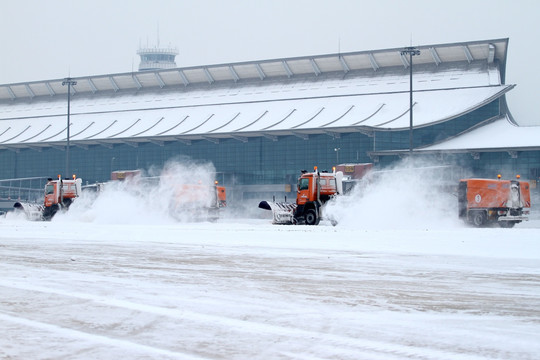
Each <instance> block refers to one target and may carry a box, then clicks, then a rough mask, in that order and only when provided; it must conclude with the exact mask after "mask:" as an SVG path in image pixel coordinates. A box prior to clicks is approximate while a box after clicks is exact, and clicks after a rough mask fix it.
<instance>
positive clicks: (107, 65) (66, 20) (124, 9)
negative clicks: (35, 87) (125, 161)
mask: <svg viewBox="0 0 540 360" xmlns="http://www.w3.org/2000/svg"><path fill="white" fill-rule="evenodd" d="M539 16H540V1H537V0H512V1H510V0H489V1H488V0H452V1H447V0H446V1H438V0H407V1H405V0H375V1H363V0H356V1H355V0H329V1H323V0H260V1H257V0H191V1H187V0H176V1H175V0H152V1H149V0H145V1H141V0H131V1H127V0H126V1H122V0H91V1H90V0H71V1H70V0H46V1H44V0H2V1H1V4H0V39H1V41H0V44H1V45H0V46H1V49H2V50H1V56H0V59H1V60H0V69H1V72H0V84H7V83H17V82H26V81H38V80H49V79H59V78H64V77H66V76H72V77H78V76H88V75H101V74H108V73H122V72H129V71H132V70H137V68H138V64H139V58H138V56H137V54H136V52H137V49H138V48H139V47H140V46H143V47H144V46H147V45H148V46H150V47H155V46H156V45H157V42H158V39H159V45H160V46H171V47H176V48H178V50H179V55H178V56H177V57H176V63H177V65H178V66H179V67H183V66H194V65H210V64H219V63H227V62H236V61H250V60H263V59H272V58H280V57H293V56H306V55H319V54H328V53H336V52H338V51H342V52H347V51H362V50H377V49H386V48H395V47H402V46H409V45H411V44H412V45H430V44H441V43H452V42H461V41H473V40H488V39H498V38H509V39H510V43H509V51H508V62H507V76H506V83H507V84H516V85H517V87H516V88H515V89H514V90H512V91H511V92H510V93H509V94H508V96H507V98H508V102H509V107H510V110H511V112H512V114H513V115H514V117H515V118H516V120H517V121H518V122H520V123H522V124H538V125H540V106H539V105H538V104H537V102H538V100H540V98H539V97H540V96H539V92H538V91H537V90H536V88H535V84H536V83H539V80H540V72H539V71H538V68H539V67H538V65H537V62H538V61H539V59H540V46H539V45H538V39H537V37H538V35H539V34H540V31H539V30H540V25H539V22H540V18H539ZM158 29H159V30H158Z"/></svg>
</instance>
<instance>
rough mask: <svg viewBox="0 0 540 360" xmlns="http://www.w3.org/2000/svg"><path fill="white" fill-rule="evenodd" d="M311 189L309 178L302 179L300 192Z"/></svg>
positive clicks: (299, 185) (299, 182) (299, 183)
mask: <svg viewBox="0 0 540 360" xmlns="http://www.w3.org/2000/svg"><path fill="white" fill-rule="evenodd" d="M307 189H309V178H302V179H300V180H299V181H298V190H307Z"/></svg>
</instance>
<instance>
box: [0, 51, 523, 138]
mask: <svg viewBox="0 0 540 360" xmlns="http://www.w3.org/2000/svg"><path fill="white" fill-rule="evenodd" d="M497 44H500V45H498V46H502V47H504V49H503V50H501V49H499V48H497V47H496V46H495V45H494V42H493V41H491V42H484V43H479V42H475V43H470V44H469V45H467V44H457V45H456V44H453V48H452V49H454V50H452V51H450V50H449V49H450V45H448V46H447V47H445V46H441V49H443V50H439V53H440V54H441V56H442V57H443V58H448V59H451V60H453V61H450V62H449V63H443V62H442V60H441V56H439V55H437V56H435V55H434V54H438V53H437V51H436V50H434V49H435V47H425V49H423V50H422V56H423V57H424V60H422V61H419V62H418V66H416V67H414V75H413V87H414V106H413V111H414V125H415V127H422V126H427V125H430V124H433V123H437V122H442V121H447V120H449V119H452V118H455V117H458V116H460V115H462V114H465V113H467V112H470V111H472V110H474V109H476V108H479V107H481V106H483V105H485V104H487V103H488V102H490V101H493V100H494V99H496V98H498V97H502V96H504V94H505V93H506V92H507V91H509V90H511V89H512V88H513V85H504V82H503V76H502V73H503V71H502V70H503V69H501V61H496V59H497V58H496V57H495V56H496V54H497V51H499V52H500V53H501V54H502V55H499V56H504V57H505V56H506V41H500V42H499V43H497ZM469 48H474V49H475V51H476V52H475V56H476V58H474V57H472V55H471V54H470V51H466V49H469ZM482 48H483V49H485V54H484V55H482V56H484V58H483V59H481V60H477V58H478V57H480V55H479V54H482V52H481V51H480V49H482ZM491 50H493V54H492V55H493V57H491V58H490V51H491ZM456 52H459V54H460V56H462V57H463V58H462V59H458V57H459V56H458V54H456ZM390 54H394V55H395V49H394V50H392V51H387V52H381V53H380V54H379V55H378V59H379V61H381V60H383V59H385V56H388V59H390V58H391V57H390ZM383 55H384V56H383ZM362 56H368V57H369V54H368V53H358V54H357V57H358V59H361V57H362ZM396 56H397V58H398V59H401V60H399V61H403V58H400V57H399V56H398V55H396ZM425 57H430V58H431V59H432V63H431V64H428V63H427V60H426V59H425ZM372 58H373V59H376V58H375V57H374V56H373V55H372ZM325 59H326V60H328V59H329V58H327V57H321V59H319V63H320V64H323V63H324V62H323V60H325ZM348 59H349V62H351V63H352V62H353V61H352V60H354V59H356V58H355V57H354V56H353V55H350V54H349V57H348ZM437 59H438V60H437ZM405 60H406V59H405ZM434 60H436V61H434ZM283 61H285V60H283ZM287 61H288V62H285V63H290V64H291V66H292V64H295V61H298V62H299V63H301V62H302V61H305V59H291V60H287ZM328 61H330V60H328ZM277 63H278V64H283V62H282V63H279V62H277ZM358 63H360V60H358ZM271 64H272V63H271V62H270V61H269V62H268V63H267V64H266V65H267V67H266V71H267V72H268V71H269V69H270V65H271ZM248 65H249V64H246V63H243V64H237V65H235V66H236V68H238V69H241V68H242V66H244V67H247V66H248ZM311 65H312V66H313V63H311ZM371 65H372V67H373V68H372V69H371V70H362V69H360V70H358V71H352V70H350V69H349V70H347V71H344V72H342V73H336V72H331V73H328V74H326V73H323V72H322V70H321V68H319V67H317V65H314V67H312V68H311V69H312V70H313V69H318V73H317V72H316V73H315V75H311V76H296V77H295V76H289V77H287V78H283V77H276V78H275V79H269V78H266V79H261V80H258V81H246V82H244V83H242V82H233V83H227V82H223V83H217V82H216V83H215V84H207V85H197V86H185V87H180V88H179V87H175V88H171V89H162V90H159V89H158V91H140V92H135V93H133V92H121V91H120V92H118V93H107V94H105V95H98V94H95V95H94V94H82V93H75V94H74V95H73V96H72V98H71V116H70V141H73V142H74V143H75V144H79V145H91V144H111V143H128V144H129V143H137V142H148V141H151V142H162V141H175V140H180V141H186V142H188V141H191V140H197V139H207V140H210V141H219V140H218V139H220V138H235V139H238V140H240V141H247V139H248V138H249V137H255V136H259V137H260V136H268V137H275V136H282V135H297V136H301V137H306V136H309V135H310V134H321V133H329V134H333V133H343V132H351V131H372V130H373V129H379V130H384V129H387V130H399V129H405V128H408V126H409V95H410V93H409V84H410V83H409V80H410V78H409V68H408V62H407V63H403V65H404V66H402V67H395V66H394V65H395V64H394V63H391V64H390V65H392V66H389V67H388V68H384V67H381V66H379V64H378V63H376V62H375V63H374V62H371ZM374 65H377V66H374ZM381 65H382V62H381ZM405 65H407V66H405ZM231 66H233V65H231ZM229 69H230V67H229ZM284 69H285V70H287V69H288V67H285V68H284ZM292 69H293V70H294V71H297V72H298V71H299V69H300V68H299V67H294V66H292ZM323 69H324V67H323ZM186 71H187V70H186ZM246 71H247V70H246ZM276 71H277V70H276ZM289 71H290V69H289ZM160 73H161V72H160ZM145 76H146V75H145ZM78 81H79V82H81V81H82V80H78ZM92 83H97V80H95V82H92ZM113 83H114V81H113ZM77 86H78V85H77ZM66 103H67V102H66V98H65V97H58V96H52V94H51V96H50V97H47V98H44V97H40V98H39V99H38V98H36V100H32V101H30V102H28V101H13V102H11V103H5V102H4V103H0V148H6V147H33V146H38V147H42V146H55V145H59V146H61V145H63V144H64V143H65V141H66V127H67V122H66V111H67V104H66Z"/></svg>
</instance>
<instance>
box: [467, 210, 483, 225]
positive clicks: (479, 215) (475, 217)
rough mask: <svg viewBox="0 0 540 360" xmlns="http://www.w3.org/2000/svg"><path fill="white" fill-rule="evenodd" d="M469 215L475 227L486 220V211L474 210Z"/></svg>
mask: <svg viewBox="0 0 540 360" xmlns="http://www.w3.org/2000/svg"><path fill="white" fill-rule="evenodd" d="M469 216H470V219H471V223H472V224H473V225H474V226H476V227H481V226H482V225H484V224H485V222H486V213H485V212H483V211H474V212H473V213H471V214H470V215H469Z"/></svg>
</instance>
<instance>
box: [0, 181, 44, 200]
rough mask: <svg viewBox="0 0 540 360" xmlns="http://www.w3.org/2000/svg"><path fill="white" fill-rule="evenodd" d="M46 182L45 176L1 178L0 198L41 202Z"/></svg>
mask: <svg viewBox="0 0 540 360" xmlns="http://www.w3.org/2000/svg"><path fill="white" fill-rule="evenodd" d="M46 183H47V178H45V177H28V178H17V179H4V180H0V199H4V200H22V201H26V202H41V201H42V200H43V189H44V188H45V184H46Z"/></svg>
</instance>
